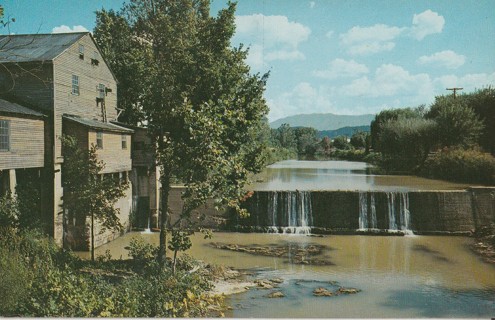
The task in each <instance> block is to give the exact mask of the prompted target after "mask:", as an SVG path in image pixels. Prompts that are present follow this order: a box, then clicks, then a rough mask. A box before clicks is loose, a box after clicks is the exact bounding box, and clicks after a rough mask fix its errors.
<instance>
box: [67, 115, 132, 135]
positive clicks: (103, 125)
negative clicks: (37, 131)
mask: <svg viewBox="0 0 495 320" xmlns="http://www.w3.org/2000/svg"><path fill="white" fill-rule="evenodd" d="M63 117H64V119H67V120H70V121H74V122H77V123H79V124H81V125H83V126H85V127H88V128H91V129H94V130H101V131H111V132H120V133H133V132H134V130H131V129H127V128H124V127H121V126H117V125H115V124H113V123H109V122H101V121H97V120H91V119H85V118H81V117H78V116H73V115H67V114H64V116H63Z"/></svg>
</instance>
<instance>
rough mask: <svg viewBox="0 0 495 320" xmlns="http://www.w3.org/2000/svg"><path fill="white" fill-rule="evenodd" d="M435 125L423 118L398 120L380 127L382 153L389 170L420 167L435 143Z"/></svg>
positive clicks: (433, 122)
mask: <svg viewBox="0 0 495 320" xmlns="http://www.w3.org/2000/svg"><path fill="white" fill-rule="evenodd" d="M436 130H437V124H436V123H435V121H433V120H428V119H423V118H399V119H397V120H389V121H387V122H385V123H384V125H383V126H382V136H381V141H382V153H383V156H384V160H385V163H386V165H387V166H388V167H389V168H390V169H400V170H411V169H414V168H416V167H418V166H421V165H422V164H423V163H424V161H425V160H426V157H427V156H428V153H429V152H430V150H431V148H432V147H433V145H434V144H435V143H436V141H435V132H436Z"/></svg>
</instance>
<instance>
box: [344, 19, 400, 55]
mask: <svg viewBox="0 0 495 320" xmlns="http://www.w3.org/2000/svg"><path fill="white" fill-rule="evenodd" d="M404 30H405V28H399V27H391V26H387V25H385V24H376V25H374V26H371V27H360V26H355V27H352V28H351V29H350V30H349V31H347V32H346V33H343V34H341V35H340V42H341V44H342V45H344V46H345V47H347V48H348V51H349V53H350V54H354V55H365V54H370V53H378V52H381V51H390V50H392V49H393V48H394V47H395V43H394V42H392V40H394V39H395V38H397V37H398V36H399V35H400V34H401V33H402V32H403V31H404Z"/></svg>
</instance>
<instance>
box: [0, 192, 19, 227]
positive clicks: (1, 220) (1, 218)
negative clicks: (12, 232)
mask: <svg viewBox="0 0 495 320" xmlns="http://www.w3.org/2000/svg"><path fill="white" fill-rule="evenodd" d="M19 216H20V213H19V203H18V201H17V199H16V198H15V197H13V196H12V195H11V194H10V192H9V193H8V194H6V195H4V196H1V197H0V226H5V227H18V226H19Z"/></svg>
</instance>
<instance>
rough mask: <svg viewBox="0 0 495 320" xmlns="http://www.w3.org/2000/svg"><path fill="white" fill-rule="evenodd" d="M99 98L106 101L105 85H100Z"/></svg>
mask: <svg viewBox="0 0 495 320" xmlns="http://www.w3.org/2000/svg"><path fill="white" fill-rule="evenodd" d="M98 98H100V99H105V85H104V84H103V83H100V84H98Z"/></svg>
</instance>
